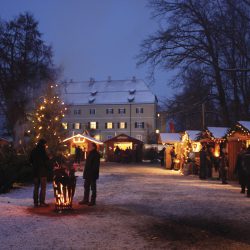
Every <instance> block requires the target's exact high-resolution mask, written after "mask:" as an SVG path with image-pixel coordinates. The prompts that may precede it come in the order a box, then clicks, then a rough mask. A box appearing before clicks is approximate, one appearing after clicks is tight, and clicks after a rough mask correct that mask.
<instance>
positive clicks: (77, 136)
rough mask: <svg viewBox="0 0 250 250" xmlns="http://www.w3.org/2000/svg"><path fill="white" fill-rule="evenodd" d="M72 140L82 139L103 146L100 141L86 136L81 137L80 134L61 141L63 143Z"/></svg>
mask: <svg viewBox="0 0 250 250" xmlns="http://www.w3.org/2000/svg"><path fill="white" fill-rule="evenodd" d="M73 138H84V139H87V140H89V141H92V142H94V143H96V144H103V142H101V141H99V140H97V139H95V138H93V137H91V136H89V135H86V134H83V135H82V134H77V135H73V136H71V137H69V138H66V139H65V140H63V142H65V141H69V140H72V139H73Z"/></svg>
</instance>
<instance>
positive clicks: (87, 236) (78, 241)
mask: <svg viewBox="0 0 250 250" xmlns="http://www.w3.org/2000/svg"><path fill="white" fill-rule="evenodd" d="M78 174H79V178H78V180H77V190H76V195H75V199H74V201H75V204H74V211H73V212H72V213H67V214H57V213H55V212H53V191H52V186H51V185H49V186H48V191H47V201H48V202H49V203H50V207H49V208H36V209H35V208H33V207H32V198H31V197H32V186H29V187H21V188H19V189H15V190H12V191H11V192H10V193H8V194H2V195H0V211H1V212H0V249H4V250H5V249H250V199H248V198H246V197H245V196H244V195H242V194H240V193H239V191H240V189H239V187H238V186H237V185H236V184H235V183H234V184H233V185H232V184H231V185H221V184H220V182H219V181H200V180H199V179H198V178H197V177H195V176H187V177H186V176H181V175H179V174H178V173H177V172H172V171H169V170H165V169H161V168H159V167H158V166H154V165H142V166H136V165H115V164H103V166H102V168H101V175H100V180H99V181H98V197H97V206H95V207H88V206H79V205H78V204H77V202H78V201H79V200H80V199H82V194H83V181H82V178H81V177H80V176H81V173H78Z"/></svg>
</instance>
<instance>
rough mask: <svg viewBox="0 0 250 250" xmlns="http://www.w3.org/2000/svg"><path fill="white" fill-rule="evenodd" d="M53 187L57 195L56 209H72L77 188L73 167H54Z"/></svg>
mask: <svg viewBox="0 0 250 250" xmlns="http://www.w3.org/2000/svg"><path fill="white" fill-rule="evenodd" d="M53 188H54V196H55V210H57V211H61V210H69V209H72V202H73V197H74V194H75V188H76V176H75V171H74V170H73V169H70V170H68V169H66V168H63V167H59V168H56V169H54V177H53Z"/></svg>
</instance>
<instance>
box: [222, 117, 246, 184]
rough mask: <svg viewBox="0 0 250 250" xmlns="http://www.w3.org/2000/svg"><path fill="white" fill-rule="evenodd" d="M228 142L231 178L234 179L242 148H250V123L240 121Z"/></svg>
mask: <svg viewBox="0 0 250 250" xmlns="http://www.w3.org/2000/svg"><path fill="white" fill-rule="evenodd" d="M226 138H227V142H228V158H229V171H228V174H229V178H231V179H232V178H233V177H234V174H233V173H234V169H235V163H236V159H237V156H238V154H239V152H240V150H241V148H242V146H245V147H248V146H250V121H238V122H237V123H236V124H235V125H234V126H233V127H232V128H231V129H230V130H229V131H228V133H227V135H226Z"/></svg>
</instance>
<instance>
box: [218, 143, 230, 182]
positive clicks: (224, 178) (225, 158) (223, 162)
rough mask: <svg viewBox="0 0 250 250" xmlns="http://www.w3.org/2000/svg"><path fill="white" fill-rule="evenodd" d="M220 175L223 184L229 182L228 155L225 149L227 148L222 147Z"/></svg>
mask: <svg viewBox="0 0 250 250" xmlns="http://www.w3.org/2000/svg"><path fill="white" fill-rule="evenodd" d="M220 155H221V156H220V177H221V182H222V184H228V182H227V173H228V167H229V163H228V155H227V153H226V151H225V148H223V149H222V151H221V154H220Z"/></svg>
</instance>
